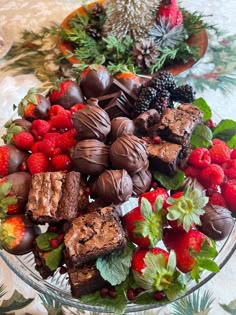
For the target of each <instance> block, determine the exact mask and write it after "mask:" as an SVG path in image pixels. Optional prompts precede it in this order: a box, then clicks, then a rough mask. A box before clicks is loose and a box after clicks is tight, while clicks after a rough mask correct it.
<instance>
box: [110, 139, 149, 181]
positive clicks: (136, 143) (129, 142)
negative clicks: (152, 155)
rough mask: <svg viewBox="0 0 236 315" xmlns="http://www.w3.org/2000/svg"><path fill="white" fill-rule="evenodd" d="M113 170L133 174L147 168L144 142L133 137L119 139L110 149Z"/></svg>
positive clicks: (146, 153)
mask: <svg viewBox="0 0 236 315" xmlns="http://www.w3.org/2000/svg"><path fill="white" fill-rule="evenodd" d="M110 159H111V163H112V166H113V168H115V169H125V170H127V172H128V173H130V174H132V175H133V174H135V173H138V172H139V171H141V169H143V168H144V167H146V166H147V161H148V152H147V148H146V144H145V142H144V141H142V140H141V139H139V138H138V137H136V136H134V135H124V136H121V137H119V138H118V139H117V140H116V141H115V142H113V144H112V145H111V148H110Z"/></svg>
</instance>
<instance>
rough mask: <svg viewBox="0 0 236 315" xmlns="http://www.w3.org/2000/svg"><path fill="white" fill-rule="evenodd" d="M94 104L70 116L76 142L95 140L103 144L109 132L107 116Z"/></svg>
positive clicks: (109, 122)
mask: <svg viewBox="0 0 236 315" xmlns="http://www.w3.org/2000/svg"><path fill="white" fill-rule="evenodd" d="M93 100H94V101H95V99H93ZM95 104H96V103H95V102H94V103H93V105H89V104H88V105H86V106H84V108H82V109H81V110H78V111H77V112H76V113H75V114H74V115H72V120H73V123H74V126H75V129H76V131H77V139H78V140H84V139H97V140H100V141H102V142H104V141H105V140H106V136H107V135H108V133H109V132H110V130H111V121H110V118H109V116H108V114H107V113H106V112H105V111H104V110H103V109H102V108H101V107H100V106H98V105H95Z"/></svg>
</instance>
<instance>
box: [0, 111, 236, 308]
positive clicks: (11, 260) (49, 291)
mask: <svg viewBox="0 0 236 315" xmlns="http://www.w3.org/2000/svg"><path fill="white" fill-rule="evenodd" d="M212 115H213V118H214V120H215V121H220V120H221V119H222V118H221V117H220V115H219V114H218V113H216V112H215V111H214V109H212ZM16 117H17V115H16V112H15V113H14V114H13V115H12V117H11V118H12V119H14V118H16ZM3 132H4V128H3V127H2V128H1V127H0V136H1V135H2V134H3ZM0 142H1V139H0ZM131 199H133V200H134V198H131ZM122 206H123V210H124V212H128V211H129V210H131V209H132V207H134V204H133V202H132V200H129V201H127V202H126V203H125V204H123V205H122ZM128 208H130V209H128ZM123 214H124V213H123ZM234 221H235V222H234V226H233V229H232V231H231V232H230V234H229V235H228V237H227V238H226V239H224V240H222V241H220V242H219V241H218V242H216V244H217V250H218V255H217V257H216V258H215V260H214V261H215V262H216V263H217V264H218V266H219V268H220V270H221V269H222V268H223V267H224V266H225V265H226V263H227V262H228V261H229V260H230V258H231V257H232V255H233V253H234V252H235V251H236V219H235V220H234ZM21 257H22V258H21ZM0 258H2V259H3V261H4V262H5V263H6V264H7V265H8V267H9V268H10V269H11V270H12V271H13V272H14V273H15V274H16V275H17V276H18V277H19V278H21V279H22V280H23V281H24V282H25V283H26V284H28V285H29V286H31V287H32V288H33V289H35V290H36V291H37V292H39V293H42V294H46V295H48V296H50V297H52V298H53V299H55V300H57V301H59V302H60V303H62V304H63V305H65V306H69V307H76V308H79V309H81V310H85V311H95V312H103V313H111V312H110V311H108V310H106V308H105V306H94V305H88V304H84V303H80V300H79V299H76V298H73V297H72V296H71V293H70V292H66V291H64V290H63V287H57V288H56V290H55V285H58V284H59V283H58V282H59V281H58V279H55V278H57V277H61V275H60V274H59V271H58V270H57V271H56V272H55V274H54V276H53V277H49V278H48V279H46V280H44V279H43V278H42V277H41V276H40V274H39V273H38V272H37V271H36V270H35V269H33V270H32V268H31V267H30V266H27V265H25V262H24V261H23V259H24V258H25V259H26V262H28V263H32V259H33V262H34V256H33V253H32V252H30V253H28V254H25V255H22V256H20V255H19V256H16V255H12V254H9V253H7V252H6V251H4V250H0ZM219 272H220V271H219ZM219 272H218V273H219ZM218 273H211V272H208V271H204V272H202V274H201V278H200V281H199V283H195V282H194V281H193V280H192V281H190V282H188V283H187V291H186V292H185V293H184V294H183V295H181V296H180V297H178V298H176V299H175V300H174V301H178V300H180V299H182V298H183V297H186V296H188V295H189V294H191V293H193V292H194V291H196V290H197V289H199V288H200V287H202V286H203V285H204V284H206V283H207V282H208V281H209V280H211V279H212V278H213V277H214V276H215V275H217V274H218ZM63 276H64V277H63V280H62V282H63V281H64V280H66V276H67V274H65V275H63ZM51 279H53V281H52V284H51V283H50V281H51ZM60 281H61V280H60ZM66 282H67V283H68V281H67V280H66ZM174 301H168V302H165V303H161V302H157V303H156V304H133V303H129V302H128V303H127V307H126V310H125V313H129V312H139V311H146V310H151V309H155V308H159V307H163V306H165V305H168V304H170V303H172V302H174ZM114 303H115V300H114Z"/></svg>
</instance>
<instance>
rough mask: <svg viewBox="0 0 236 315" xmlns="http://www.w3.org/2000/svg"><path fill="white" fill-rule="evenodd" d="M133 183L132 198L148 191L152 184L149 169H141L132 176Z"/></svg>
mask: <svg viewBox="0 0 236 315" xmlns="http://www.w3.org/2000/svg"><path fill="white" fill-rule="evenodd" d="M132 182H133V194H132V195H133V196H134V197H137V196H139V195H141V194H142V193H144V192H146V191H149V189H150V188H151V184H152V173H151V172H150V171H149V169H142V170H141V171H140V172H138V173H136V174H134V176H133V177H132Z"/></svg>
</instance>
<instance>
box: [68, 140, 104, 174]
mask: <svg viewBox="0 0 236 315" xmlns="http://www.w3.org/2000/svg"><path fill="white" fill-rule="evenodd" d="M72 161H73V168H74V169H75V170H76V171H79V172H81V173H83V174H88V175H99V174H101V173H102V172H103V171H105V169H106V168H107V167H108V165H109V146H107V145H105V144H104V143H103V142H101V141H98V140H96V139H87V140H83V141H79V142H78V143H77V144H76V146H75V148H74V151H73V156H72Z"/></svg>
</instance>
